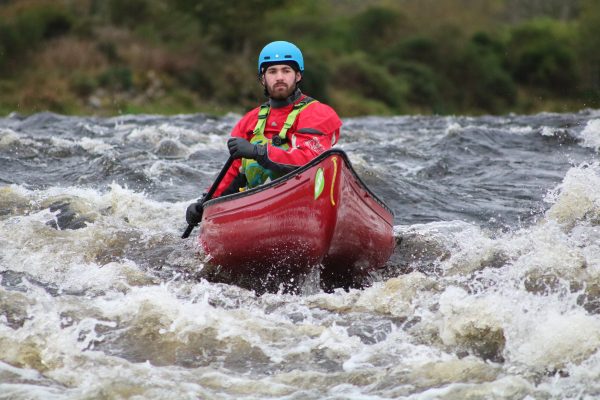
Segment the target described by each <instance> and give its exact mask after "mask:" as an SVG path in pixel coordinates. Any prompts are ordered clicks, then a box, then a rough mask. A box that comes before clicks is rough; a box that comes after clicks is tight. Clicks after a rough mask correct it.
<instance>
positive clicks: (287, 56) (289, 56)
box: [283, 54, 292, 58]
mask: <svg viewBox="0 0 600 400" xmlns="http://www.w3.org/2000/svg"><path fill="white" fill-rule="evenodd" d="M283 58H292V56H291V55H289V54H286V55H285V56H284V57H283Z"/></svg>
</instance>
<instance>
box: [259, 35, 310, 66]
mask: <svg viewBox="0 0 600 400" xmlns="http://www.w3.org/2000/svg"><path fill="white" fill-rule="evenodd" d="M288 62H295V63H296V65H297V66H298V69H299V70H300V73H303V72H304V58H303V57H302V52H301V51H300V49H299V48H298V47H297V46H296V45H295V44H293V43H290V42H284V41H282V40H279V41H277V42H271V43H269V44H268V45H266V46H265V47H264V48H263V49H262V51H261V52H260V55H259V56H258V74H259V75H260V74H261V73H262V69H263V67H264V66H265V65H268V64H287V63H288Z"/></svg>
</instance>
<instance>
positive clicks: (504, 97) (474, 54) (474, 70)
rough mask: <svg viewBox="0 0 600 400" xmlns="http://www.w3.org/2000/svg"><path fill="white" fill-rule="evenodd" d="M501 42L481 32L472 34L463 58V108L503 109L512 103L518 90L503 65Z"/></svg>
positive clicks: (460, 85)
mask: <svg viewBox="0 0 600 400" xmlns="http://www.w3.org/2000/svg"><path fill="white" fill-rule="evenodd" d="M503 54H504V45H503V44H502V43H501V42H500V41H497V40H495V39H493V38H492V37H491V36H489V35H487V34H484V33H477V34H475V35H474V36H473V37H472V39H471V41H470V42H469V43H468V45H467V46H466V48H465V50H464V53H463V57H462V68H461V69H462V71H463V79H462V82H455V83H456V85H457V86H458V87H459V88H462V89H463V107H465V109H479V110H483V111H486V112H491V113H498V112H503V111H505V110H507V109H508V108H509V106H511V105H513V104H515V102H516V99H517V91H516V87H515V84H514V82H513V80H512V78H511V75H510V73H509V71H507V69H506V67H505V66H504V64H505V63H504V58H503Z"/></svg>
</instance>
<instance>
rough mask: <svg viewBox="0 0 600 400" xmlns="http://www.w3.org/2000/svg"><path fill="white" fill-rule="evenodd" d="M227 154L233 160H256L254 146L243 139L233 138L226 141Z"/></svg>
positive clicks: (256, 151) (255, 148)
mask: <svg viewBox="0 0 600 400" xmlns="http://www.w3.org/2000/svg"><path fill="white" fill-rule="evenodd" d="M227 147H229V154H230V155H231V157H233V158H253V159H256V156H257V155H258V149H257V147H256V145H254V144H252V143H250V142H249V141H247V140H246V139H244V138H240V137H233V138H230V139H229V140H228V141H227Z"/></svg>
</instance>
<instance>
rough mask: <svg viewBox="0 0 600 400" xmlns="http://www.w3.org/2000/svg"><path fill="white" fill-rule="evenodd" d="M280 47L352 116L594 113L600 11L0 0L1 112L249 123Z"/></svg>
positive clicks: (530, 4) (373, 2)
mask: <svg viewBox="0 0 600 400" xmlns="http://www.w3.org/2000/svg"><path fill="white" fill-rule="evenodd" d="M272 40H289V41H293V42H295V43H296V44H297V45H298V46H299V47H300V48H301V49H302V50H303V52H304V55H305V61H306V74H305V76H304V80H303V90H304V91H305V92H306V93H308V94H310V95H312V96H313V97H316V98H318V99H320V100H322V101H324V102H327V103H329V104H331V105H332V106H333V107H335V108H336V109H337V110H338V112H339V113H340V115H342V116H354V115H366V114H379V115H390V114H415V113H420V114H431V113H435V114H475V115H476V114H502V113H508V112H516V113H532V112H539V111H574V110H579V109H582V108H600V1H598V0H419V1H417V0H363V1H359V0H329V1H325V0H303V1H292V0H245V1H241V0H240V1H217V0H127V1H123V0H15V1H11V0H0V113H1V114H6V113H9V112H13V111H16V112H19V113H23V114H27V113H33V112H38V111H43V110H50V111H55V112H60V113H69V114H95V115H114V114H117V113H161V114H173V113H189V112H199V111H203V112H210V113H218V114H221V113H226V112H229V111H234V112H243V111H244V110H246V109H248V108H250V107H253V106H255V105H257V104H258V103H259V102H262V101H263V100H264V97H263V94H262V88H261V87H260V85H259V84H258V81H257V79H256V59H257V55H258V52H259V51H260V49H261V48H262V46H264V45H265V44H266V43H268V42H269V41H272Z"/></svg>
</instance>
